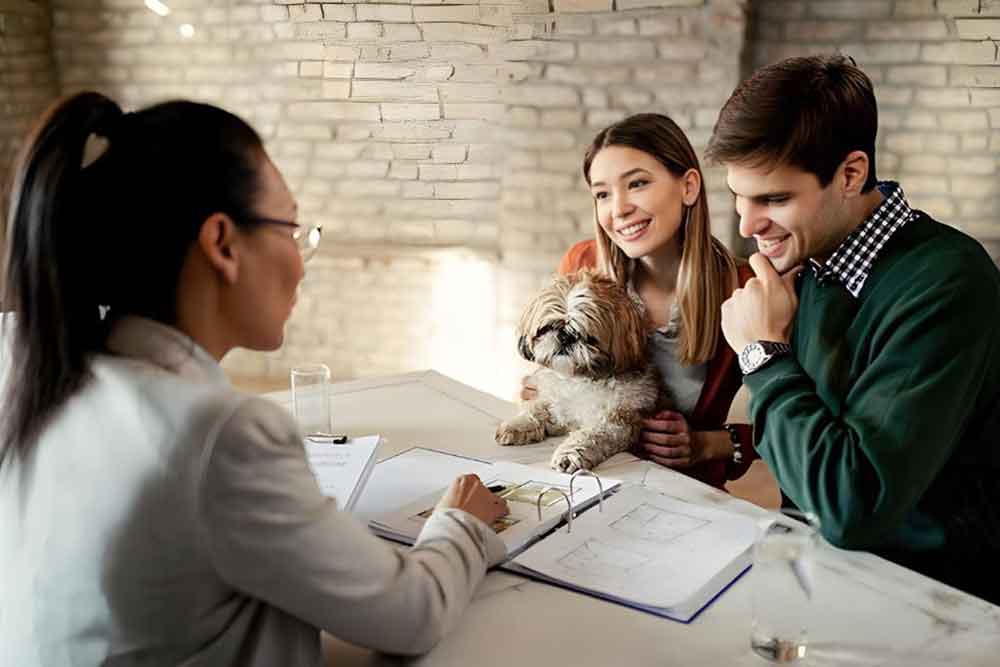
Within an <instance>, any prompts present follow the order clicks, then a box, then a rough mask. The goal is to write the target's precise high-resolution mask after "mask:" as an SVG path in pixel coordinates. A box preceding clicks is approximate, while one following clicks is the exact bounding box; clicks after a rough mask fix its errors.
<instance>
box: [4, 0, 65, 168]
mask: <svg viewBox="0 0 1000 667" xmlns="http://www.w3.org/2000/svg"><path fill="white" fill-rule="evenodd" d="M49 34H50V25H49V9H48V3H47V2H42V1H36V2H31V1H29V0H0V183H3V184H6V183H7V179H8V177H9V170H10V161H11V159H12V157H13V156H14V154H15V153H16V152H17V148H18V147H19V146H20V142H21V138H22V136H23V135H24V132H25V130H26V129H27V125H28V122H29V121H30V120H32V119H33V118H34V117H35V116H37V115H38V113H39V112H40V111H41V110H42V109H43V108H44V107H45V105H46V104H48V103H49V102H50V101H52V99H53V98H54V97H55V95H56V80H55V70H54V69H53V65H52V57H51V46H50V44H49Z"/></svg>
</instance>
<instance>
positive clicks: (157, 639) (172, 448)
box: [0, 318, 505, 667]
mask: <svg viewBox="0 0 1000 667" xmlns="http://www.w3.org/2000/svg"><path fill="white" fill-rule="evenodd" d="M3 344H4V343H0V355H2V354H3V352H2V348H3ZM108 347H109V350H110V352H111V354H108V355H103V356H100V357H98V358H96V359H95V360H94V362H93V364H92V369H93V375H94V378H93V380H92V381H91V382H89V383H88V384H87V385H86V387H85V388H84V389H83V390H82V391H81V392H80V393H78V394H77V395H76V396H74V397H73V398H72V399H71V400H70V401H69V402H68V403H67V404H66V405H65V406H64V407H63V408H62V409H61V410H60V411H59V412H58V413H57V415H56V416H55V418H54V419H53V420H52V422H51V423H50V424H49V425H48V426H47V427H46V428H45V430H44V432H43V434H42V436H41V438H40V440H39V442H38V445H37V447H36V448H35V450H34V452H33V454H32V455H31V456H30V458H29V459H28V460H26V461H24V462H21V463H19V464H16V465H13V466H11V465H8V466H5V468H4V470H3V471H0V563H2V564H3V566H2V567H3V575H2V576H0V647H2V649H0V665H4V666H6V665H11V666H15V665H16V666H17V667H31V666H34V665H45V666H63V665H66V666H68V665H99V664H103V665H185V666H188V667H196V666H201V665H205V666H208V665H211V666H213V667H216V666H219V665H261V666H263V665H268V666H272V665H310V666H312V665H316V664H318V663H319V661H320V659H321V657H320V645H319V629H323V630H326V631H328V632H330V633H331V634H333V635H336V636H338V637H340V638H342V639H344V640H347V641H349V642H353V643H355V644H359V645H362V646H367V647H371V648H374V649H378V650H381V651H387V652H391V653H401V654H418V653H421V652H424V651H427V650H428V649H430V648H431V647H432V646H433V645H434V644H435V643H436V642H437V641H438V639H439V638H440V637H441V636H442V635H443V634H444V633H445V632H447V631H448V630H449V629H450V628H452V627H454V625H455V624H456V623H457V622H458V619H459V615H460V614H461V613H462V611H463V609H464V608H465V607H466V605H467V604H468V602H469V600H470V598H471V597H472V594H473V592H474V589H475V588H476V586H477V584H478V583H479V582H480V580H481V579H482V578H483V576H484V573H485V570H486V568H487V567H488V566H489V565H491V564H495V563H497V562H499V561H500V560H501V559H502V558H503V557H504V555H505V549H504V545H503V542H501V541H500V539H499V538H498V537H497V536H496V535H495V534H494V533H493V531H492V530H490V529H489V527H487V526H486V525H485V524H484V523H482V522H481V521H479V520H478V519H476V518H474V517H472V516H471V515H469V514H466V513H465V512H461V511H458V510H449V511H446V512H436V513H435V514H434V516H432V518H431V519H430V520H429V521H428V522H427V523H426V525H425V527H424V530H423V532H422V533H421V535H420V539H419V540H418V541H417V544H416V545H415V546H414V548H413V549H412V550H410V551H408V552H403V553H400V552H399V551H397V550H396V549H394V548H393V547H391V546H390V545H389V544H387V543H385V542H382V541H381V540H379V539H377V538H375V537H373V536H372V535H371V534H370V533H369V532H368V531H367V529H366V528H365V527H364V526H363V525H362V524H361V523H359V522H358V521H357V520H356V519H354V518H353V517H352V516H350V515H349V514H345V513H343V512H340V511H338V510H337V508H336V507H335V503H334V502H333V501H332V500H330V499H328V498H325V497H324V496H322V495H321V494H320V492H319V489H318V487H317V485H316V482H315V480H314V478H313V476H312V474H311V472H310V470H309V468H308V465H307V463H306V459H305V456H304V452H303V447H302V443H301V439H300V436H299V434H298V431H297V429H296V427H295V424H294V422H293V421H292V419H291V418H290V416H289V415H288V414H287V413H286V412H285V411H284V410H283V409H282V408H281V407H279V406H277V405H275V404H273V403H271V402H269V401H266V400H263V399H259V398H254V397H249V396H245V395H241V394H239V393H238V392H236V391H235V390H233V389H232V388H231V387H230V386H229V383H228V382H227V380H226V378H225V376H224V374H223V372H222V370H221V369H220V367H219V366H218V364H217V363H216V362H215V360H214V359H212V358H211V357H210V356H209V355H208V354H207V353H206V352H205V351H204V350H202V349H201V348H200V347H198V346H197V345H196V344H195V343H194V342H193V341H192V340H191V339H189V338H187V337H186V336H184V335H183V334H181V333H180V332H178V331H176V330H174V329H172V328H169V327H166V326H163V325H161V324H158V323H155V322H152V321H149V320H143V319H139V318H129V319H126V320H123V321H121V322H120V323H119V324H118V325H117V326H116V328H115V329H114V331H113V332H112V335H111V337H110V338H109V341H108ZM2 367H3V363H2V361H0V375H2V373H3V370H2Z"/></svg>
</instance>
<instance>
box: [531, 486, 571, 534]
mask: <svg viewBox="0 0 1000 667" xmlns="http://www.w3.org/2000/svg"><path fill="white" fill-rule="evenodd" d="M549 491H555V492H556V493H558V494H559V495H561V496H562V497H563V499H564V500H565V501H566V508H567V509H566V532H567V533H570V532H572V531H573V501H572V500H570V499H569V496H567V495H566V492H565V491H563V490H562V489H559V488H556V487H554V486H547V487H545V488H544V489H542V490H541V491H540V492H539V493H538V497H537V498H535V509H537V510H538V520H539V521H541V520H542V498H543V497H544V496H545V494H546V493H548V492H549Z"/></svg>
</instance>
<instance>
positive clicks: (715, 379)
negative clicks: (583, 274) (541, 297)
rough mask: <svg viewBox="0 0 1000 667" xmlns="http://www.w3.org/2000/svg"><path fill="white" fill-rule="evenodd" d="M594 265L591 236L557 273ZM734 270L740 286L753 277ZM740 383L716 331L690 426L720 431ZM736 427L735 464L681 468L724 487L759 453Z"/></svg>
mask: <svg viewBox="0 0 1000 667" xmlns="http://www.w3.org/2000/svg"><path fill="white" fill-rule="evenodd" d="M596 266H597V245H596V243H595V242H594V241H593V240H590V241H580V242H579V243H577V244H576V245H574V246H573V247H572V248H570V249H569V251H567V252H566V254H565V255H564V256H563V258H562V261H560V262H559V273H560V274H562V275H568V274H570V273H575V272H576V271H579V270H580V269H588V268H589V269H592V268H595V267H596ZM738 272H739V282H740V286H743V285H744V284H746V282H747V280H749V279H750V278H752V277H753V271H752V270H751V269H750V267H749V266H748V265H746V264H743V265H740V266H739V267H738ZM742 384H743V375H742V374H741V373H740V367H739V364H738V363H737V361H736V353H735V352H733V350H732V348H730V347H729V344H728V343H727V342H726V339H725V338H724V337H723V336H722V335H721V332H720V335H719V342H718V345H717V347H716V350H715V356H713V357H712V358H711V359H710V360H709V362H708V368H707V369H706V371H705V385H704V386H703V387H702V389H701V396H699V397H698V403H697V405H695V408H694V411H693V412H691V414H689V415H686V418H687V421H688V425H689V426H690V428H691V430H692V431H721V430H722V425H723V423H725V421H726V416H727V415H728V414H729V407H730V406H731V405H732V403H733V397H734V396H736V392H737V391H739V388H740V385H742ZM736 430H737V433H738V435H739V439H740V451H741V452H743V461H742V462H741V463H740V464H739V465H736V464H734V463H732V461H731V460H730V459H725V460H715V461H705V462H704V463H699V464H698V465H696V466H694V467H692V468H687V469H684V470H683V472H685V473H687V474H688V475H691V476H692V477H695V478H697V479H700V480H701V481H703V482H705V483H707V484H711V485H712V486H714V487H717V488H720V489H721V488H724V486H723V485H724V484H725V482H726V480H727V479H736V478H737V477H740V476H741V475H742V474H743V473H745V472H746V471H747V468H749V467H750V463H751V462H752V461H753V460H754V459H757V458H760V457H759V455H758V454H757V451H756V450H755V449H754V448H753V429H752V428H751V427H750V425H749V424H737V425H736Z"/></svg>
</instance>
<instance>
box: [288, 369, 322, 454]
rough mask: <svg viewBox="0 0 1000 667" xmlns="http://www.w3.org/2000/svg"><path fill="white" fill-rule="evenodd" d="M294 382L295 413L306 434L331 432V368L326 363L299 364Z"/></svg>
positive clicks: (296, 419) (293, 405)
mask: <svg viewBox="0 0 1000 667" xmlns="http://www.w3.org/2000/svg"><path fill="white" fill-rule="evenodd" d="M291 384H292V414H294V415H295V421H297V422H298V423H299V428H300V429H301V430H302V433H303V434H304V435H307V436H308V435H310V434H315V433H330V432H331V430H332V420H331V418H330V389H329V385H330V369H329V368H327V367H326V366H325V365H324V364H305V365H302V366H296V367H295V368H293V369H292V373H291Z"/></svg>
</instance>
